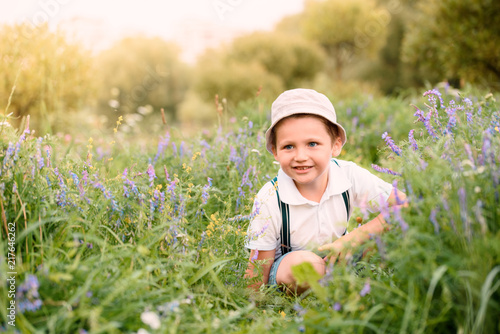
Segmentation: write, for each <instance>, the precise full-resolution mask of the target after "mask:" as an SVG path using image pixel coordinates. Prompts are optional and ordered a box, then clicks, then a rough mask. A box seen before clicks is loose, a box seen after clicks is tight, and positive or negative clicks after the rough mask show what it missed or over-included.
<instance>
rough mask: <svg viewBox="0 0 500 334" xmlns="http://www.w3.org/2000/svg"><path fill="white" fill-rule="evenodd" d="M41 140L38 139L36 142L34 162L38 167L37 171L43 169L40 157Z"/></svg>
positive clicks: (41, 157) (43, 165)
mask: <svg viewBox="0 0 500 334" xmlns="http://www.w3.org/2000/svg"><path fill="white" fill-rule="evenodd" d="M42 141H43V138H42V137H39V138H38V139H37V140H36V161H37V165H38V169H39V170H40V169H42V168H43V167H45V163H44V161H43V156H42V149H41V144H42Z"/></svg>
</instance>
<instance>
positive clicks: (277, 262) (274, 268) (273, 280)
mask: <svg viewBox="0 0 500 334" xmlns="http://www.w3.org/2000/svg"><path fill="white" fill-rule="evenodd" d="M288 254H290V252H289V253H286V254H285V255H281V256H280V257H279V258H278V259H276V260H274V263H273V264H272V265H271V270H270V271H269V280H268V281H267V285H270V286H274V285H278V282H276V275H277V274H278V267H279V266H280V263H281V261H282V260H283V259H284V258H285V256H287V255H288Z"/></svg>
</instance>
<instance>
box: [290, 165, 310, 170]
mask: <svg viewBox="0 0 500 334" xmlns="http://www.w3.org/2000/svg"><path fill="white" fill-rule="evenodd" d="M310 168H312V167H311V166H296V167H293V169H296V170H307V169H310Z"/></svg>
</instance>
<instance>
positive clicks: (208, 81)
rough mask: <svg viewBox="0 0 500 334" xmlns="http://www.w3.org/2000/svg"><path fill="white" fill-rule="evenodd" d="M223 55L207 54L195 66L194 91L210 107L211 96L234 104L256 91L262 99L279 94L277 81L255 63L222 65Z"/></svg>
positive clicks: (212, 52)
mask: <svg viewBox="0 0 500 334" xmlns="http://www.w3.org/2000/svg"><path fill="white" fill-rule="evenodd" d="M226 59H227V55H226V53H225V51H221V50H218V51H216V50H208V51H207V52H206V53H205V54H204V55H202V56H201V57H200V58H199V60H198V64H197V69H196V79H195V84H194V89H195V91H196V93H197V94H199V96H200V97H201V98H202V99H203V100H204V101H207V102H210V103H212V102H213V101H214V98H215V95H219V97H220V99H221V100H222V99H223V98H226V99H227V100H228V101H229V103H232V104H233V105H234V104H237V103H238V102H240V101H245V100H248V99H250V98H253V97H255V95H256V93H257V92H258V91H259V90H262V91H261V96H262V97H263V98H265V99H274V98H275V97H276V95H277V94H279V93H281V91H282V90H283V84H282V80H281V78H279V77H278V76H277V75H275V74H272V73H269V72H267V71H266V70H265V69H264V68H263V67H262V66H261V65H260V64H258V63H255V62H250V63H241V62H236V61H226Z"/></svg>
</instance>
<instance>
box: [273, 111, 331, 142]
mask: <svg viewBox="0 0 500 334" xmlns="http://www.w3.org/2000/svg"><path fill="white" fill-rule="evenodd" d="M306 117H311V118H316V119H318V120H320V121H321V123H323V124H324V125H325V127H326V130H327V132H328V135H329V136H330V138H331V140H332V144H333V143H335V141H336V140H337V138H339V130H338V128H337V126H336V125H335V124H332V123H331V122H330V121H329V120H327V119H326V118H324V117H321V116H318V115H314V114H306V113H303V114H293V115H290V116H287V117H285V118H283V119H281V120H280V121H279V122H278V123H276V125H275V126H274V127H273V128H272V129H271V145H272V147H274V149H276V129H277V128H279V126H280V124H281V123H282V122H283V121H284V120H285V119H289V118H306Z"/></svg>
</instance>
